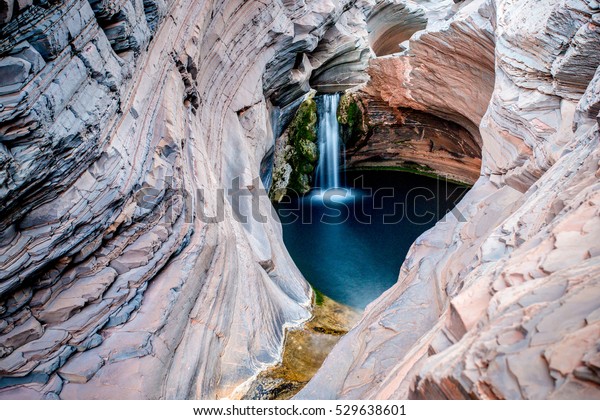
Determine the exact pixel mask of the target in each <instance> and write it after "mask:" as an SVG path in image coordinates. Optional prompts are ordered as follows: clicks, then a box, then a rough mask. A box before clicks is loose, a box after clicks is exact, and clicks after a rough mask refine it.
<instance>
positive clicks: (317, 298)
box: [312, 287, 325, 306]
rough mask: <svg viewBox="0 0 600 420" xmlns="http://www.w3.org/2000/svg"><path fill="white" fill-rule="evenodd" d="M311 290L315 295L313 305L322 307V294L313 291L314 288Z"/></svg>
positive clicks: (323, 296)
mask: <svg viewBox="0 0 600 420" xmlns="http://www.w3.org/2000/svg"><path fill="white" fill-rule="evenodd" d="M312 289H313V293H314V294H315V305H317V306H321V305H323V300H324V299H325V295H324V294H323V293H321V292H320V291H318V290H317V289H315V288H314V287H313V288H312Z"/></svg>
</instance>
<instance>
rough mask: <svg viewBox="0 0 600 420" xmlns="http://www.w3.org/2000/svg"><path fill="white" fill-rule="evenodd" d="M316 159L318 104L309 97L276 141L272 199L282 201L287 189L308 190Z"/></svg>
mask: <svg viewBox="0 0 600 420" xmlns="http://www.w3.org/2000/svg"><path fill="white" fill-rule="evenodd" d="M318 160H319V148H318V146H317V103H316V102H315V100H314V98H313V96H309V97H308V98H307V99H306V100H305V101H304V102H303V103H302V104H301V105H300V107H299V108H298V111H296V115H295V116H294V118H293V120H292V122H291V123H290V125H289V127H288V129H287V130H286V131H285V133H284V134H283V135H282V136H281V137H280V138H279V139H278V140H277V145H276V148H275V162H274V167H273V184H272V187H271V190H270V194H269V195H270V197H271V199H272V200H273V201H277V202H278V201H281V199H282V198H283V197H284V196H285V195H286V194H287V193H288V190H292V191H294V192H296V193H298V194H306V193H307V192H309V191H310V189H311V182H312V177H313V173H314V171H315V168H316V162H317V161H318Z"/></svg>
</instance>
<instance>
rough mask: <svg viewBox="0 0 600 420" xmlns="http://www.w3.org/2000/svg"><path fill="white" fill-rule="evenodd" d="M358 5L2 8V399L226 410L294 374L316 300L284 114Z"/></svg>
mask: <svg viewBox="0 0 600 420" xmlns="http://www.w3.org/2000/svg"><path fill="white" fill-rule="evenodd" d="M353 4H354V2H353V1H347V0H342V1H334V2H327V3H322V2H318V1H307V2H303V5H302V7H299V6H298V5H297V4H296V2H289V1H284V2H269V3H263V2H254V1H251V2H247V1H220V0H215V1H191V0H171V1H168V0H165V1H163V0H160V1H158V0H157V1H151V0H149V1H141V0H123V1H109V0H106V1H89V2H88V1H84V0H69V1H65V2H58V1H44V2H37V1H33V2H22V1H19V2H16V1H9V2H3V3H2V6H3V7H2V15H1V19H2V24H3V25H2V27H1V28H0V33H1V36H0V74H1V75H2V77H1V78H0V103H1V104H2V105H1V108H0V196H1V200H0V203H1V204H0V214H1V217H0V247H1V252H0V255H1V257H0V345H1V346H0V397H1V398H215V397H226V396H231V395H233V393H234V391H235V390H236V388H237V387H239V386H240V385H241V384H242V383H243V382H244V381H246V380H248V379H249V378H251V377H252V376H253V375H254V374H256V373H257V372H258V371H259V370H260V369H261V368H263V367H264V366H266V365H268V364H271V363H273V362H275V361H276V360H277V359H278V358H279V357H280V354H279V353H280V351H281V347H282V341H283V330H284V327H285V326H288V325H294V324H297V323H299V322H301V321H303V320H305V319H307V318H308V317H309V316H310V313H309V305H310V295H311V291H310V288H309V286H308V285H307V283H306V282H305V281H304V279H303V278H302V276H301V274H300V273H299V272H298V270H297V269H296V268H295V266H294V264H293V263H292V262H291V260H290V258H289V256H288V254H287V251H286V250H285V248H284V246H283V244H282V240H281V231H280V226H279V225H278V224H277V223H276V221H275V220H276V219H275V216H273V215H272V214H271V212H270V209H271V207H270V202H269V200H268V198H267V197H266V195H265V194H264V193H263V194H261V184H260V180H259V178H258V177H259V167H260V162H261V159H262V158H263V156H265V154H266V153H267V151H268V150H269V148H271V147H272V145H273V142H274V139H273V133H272V124H271V109H272V108H273V106H272V105H271V102H272V103H274V104H276V105H277V106H280V107H282V108H284V107H285V106H288V105H289V104H292V106H293V104H294V103H297V99H298V98H300V97H301V96H302V94H303V93H304V92H306V91H307V89H306V86H305V82H306V79H308V78H310V75H311V73H310V72H308V73H306V74H304V73H303V72H302V63H303V60H297V57H304V56H305V55H306V54H308V53H311V52H314V51H315V49H316V48H317V46H318V44H319V40H320V39H322V38H323V37H324V36H325V34H326V33H327V32H328V30H329V29H330V28H331V27H333V26H335V25H336V23H337V22H338V21H340V19H341V21H342V22H343V21H345V20H344V19H346V18H345V17H344V18H342V17H343V16H345V13H346V12H348V11H351V10H352V7H353ZM5 5H7V7H6V8H5V7H4V6H5ZM352 13H354V12H352ZM348 19H350V18H348ZM320 54H321V57H322V61H323V62H324V63H327V62H328V57H327V54H326V53H323V52H322V53H320ZM332 67H333V66H332ZM281 115H285V112H282V113H281ZM250 197H254V203H255V205H256V204H257V203H258V206H259V208H260V209H262V215H264V218H259V217H250V215H251V211H252V208H253V206H252V203H251V200H250Z"/></svg>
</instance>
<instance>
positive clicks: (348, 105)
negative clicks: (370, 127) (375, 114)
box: [337, 93, 367, 147]
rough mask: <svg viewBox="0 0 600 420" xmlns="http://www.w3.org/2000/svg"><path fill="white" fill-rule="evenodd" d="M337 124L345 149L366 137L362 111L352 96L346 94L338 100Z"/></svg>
mask: <svg viewBox="0 0 600 420" xmlns="http://www.w3.org/2000/svg"><path fill="white" fill-rule="evenodd" d="M337 119H338V122H339V123H340V127H341V131H342V133H341V134H342V141H343V142H344V144H345V145H346V146H347V147H352V146H354V145H355V144H356V143H358V142H359V141H360V140H362V139H363V138H364V136H365V135H366V131H367V130H366V127H365V122H364V117H363V111H362V109H361V106H360V105H359V103H358V101H357V100H356V99H355V98H354V97H353V96H352V94H349V93H346V94H344V95H342V97H341V98H340V106H339V108H338V116H337Z"/></svg>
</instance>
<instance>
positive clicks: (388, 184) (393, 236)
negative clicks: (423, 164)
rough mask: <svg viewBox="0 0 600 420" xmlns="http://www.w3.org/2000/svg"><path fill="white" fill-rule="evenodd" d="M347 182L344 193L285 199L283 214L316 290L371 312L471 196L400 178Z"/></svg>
mask: <svg viewBox="0 0 600 420" xmlns="http://www.w3.org/2000/svg"><path fill="white" fill-rule="evenodd" d="M344 178H346V179H345V180H344ZM340 179H342V181H340V182H341V184H342V188H339V189H335V190H334V189H332V190H328V191H327V192H326V193H325V194H322V193H319V191H318V190H317V191H315V192H313V193H312V194H311V195H308V196H304V197H286V198H285V199H284V202H282V203H279V204H277V205H276V209H277V213H278V214H279V217H280V219H281V222H282V224H283V233H284V241H285V244H286V246H287V248H288V250H289V252H290V254H291V255H292V258H293V259H294V261H295V262H296V264H297V266H298V267H299V268H300V270H301V271H302V273H303V274H304V276H305V278H306V279H307V280H308V281H309V282H310V283H311V284H312V286H313V287H314V288H315V289H317V290H319V291H321V292H322V293H324V294H325V295H327V296H329V297H330V298H332V299H334V300H336V301H338V302H341V303H344V304H347V305H350V306H353V307H356V308H364V307H365V306H366V305H367V304H369V303H370V302H372V301H373V300H374V299H376V298H377V297H378V296H380V295H381V294H382V293H383V292H384V291H385V290H387V289H388V288H389V287H391V286H392V285H393V284H394V283H396V281H397V278H398V274H399V271H400V266H401V265H402V263H403V261H404V259H405V257H406V254H407V252H408V250H409V248H410V246H411V245H412V243H413V242H414V241H415V239H417V237H418V236H419V235H421V234H422V233H423V232H425V231H426V230H428V229H429V228H431V227H432V226H433V225H434V224H435V223H436V222H437V221H438V220H439V219H441V218H442V217H443V216H444V215H445V214H446V212H448V211H449V210H450V209H452V208H453V207H454V205H455V203H457V202H458V201H459V200H460V198H461V197H462V195H464V193H465V192H466V188H465V187H462V186H459V185H456V184H452V183H447V182H446V181H442V180H437V179H433V178H429V177H425V176H420V175H415V174H411V173H405V172H395V171H386V172H381V171H373V172H348V173H346V174H341V176H340Z"/></svg>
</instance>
